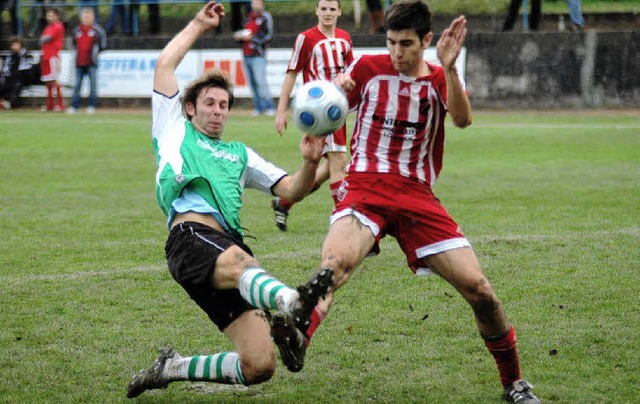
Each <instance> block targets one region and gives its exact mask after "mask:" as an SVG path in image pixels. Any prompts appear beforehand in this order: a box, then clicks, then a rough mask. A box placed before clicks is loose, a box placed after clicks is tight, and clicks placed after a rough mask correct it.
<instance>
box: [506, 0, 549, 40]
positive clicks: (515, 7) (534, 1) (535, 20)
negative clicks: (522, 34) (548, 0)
mask: <svg viewBox="0 0 640 404" xmlns="http://www.w3.org/2000/svg"><path fill="white" fill-rule="evenodd" d="M530 1H531V13H529V20H528V21H529V29H531V30H532V31H537V30H538V28H539V27H540V20H541V19H542V8H541V7H542V6H541V3H542V2H541V0H530ZM521 5H522V0H511V3H510V4H509V12H508V13H507V18H506V19H505V20H504V25H503V26H502V31H503V32H505V31H511V30H512V29H513V26H514V25H515V23H516V19H517V18H518V12H519V11H520V6H521Z"/></svg>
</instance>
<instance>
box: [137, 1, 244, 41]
mask: <svg viewBox="0 0 640 404" xmlns="http://www.w3.org/2000/svg"><path fill="white" fill-rule="evenodd" d="M157 1H158V0H142V1H139V0H131V6H130V14H131V23H132V24H137V23H138V21H139V19H140V3H144V4H146V5H147V12H148V13H149V33H150V34H153V35H156V34H159V33H160V5H159V4H158V3H157ZM234 4H235V3H234ZM132 29H133V26H132Z"/></svg>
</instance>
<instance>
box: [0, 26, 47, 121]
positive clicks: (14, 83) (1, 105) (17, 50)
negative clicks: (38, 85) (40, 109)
mask: <svg viewBox="0 0 640 404" xmlns="http://www.w3.org/2000/svg"><path fill="white" fill-rule="evenodd" d="M9 48H10V49H11V55H9V56H7V58H6V59H5V60H4V63H3V64H2V70H0V109H11V108H15V107H19V106H20V93H21V92H22V89H23V88H24V87H25V86H28V85H30V84H34V81H35V80H34V79H35V75H34V74H33V72H34V71H36V70H37V67H38V66H37V65H35V64H34V63H33V62H34V59H33V56H31V55H29V54H28V53H27V48H25V47H24V46H23V45H22V40H21V39H20V38H18V37H17V36H13V37H11V38H9Z"/></svg>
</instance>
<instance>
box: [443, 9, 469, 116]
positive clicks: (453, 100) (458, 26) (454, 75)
mask: <svg viewBox="0 0 640 404" xmlns="http://www.w3.org/2000/svg"><path fill="white" fill-rule="evenodd" d="M466 36H467V19H466V18H465V17H464V16H462V15H461V16H460V17H458V18H456V19H455V20H453V22H452V23H451V25H449V28H447V29H445V30H444V31H443V32H442V36H441V37H440V40H438V44H437V49H438V59H440V63H442V67H443V69H444V75H445V78H446V80H447V106H448V109H449V113H450V114H451V118H452V119H453V124H454V125H456V126H457V127H460V128H464V127H467V126H469V125H471V104H470V103H469V97H467V94H466V93H465V91H464V88H463V87H462V83H461V82H460V77H459V76H458V71H457V70H456V59H457V58H458V55H459V54H460V50H461V49H462V46H463V45H464V39H465V38H466Z"/></svg>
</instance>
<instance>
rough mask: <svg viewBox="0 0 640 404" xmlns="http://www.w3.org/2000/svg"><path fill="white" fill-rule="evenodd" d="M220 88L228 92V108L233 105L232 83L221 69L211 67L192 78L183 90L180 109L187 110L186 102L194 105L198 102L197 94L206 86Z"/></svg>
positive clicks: (206, 87)
mask: <svg viewBox="0 0 640 404" xmlns="http://www.w3.org/2000/svg"><path fill="white" fill-rule="evenodd" d="M211 87H214V88H221V89H223V90H225V91H226V92H227V94H229V109H231V107H233V102H234V101H235V97H234V96H233V84H231V79H230V78H229V76H228V75H227V74H226V73H225V72H223V71H222V70H218V69H213V70H208V71H206V72H205V73H204V74H203V75H202V76H201V77H200V78H198V79H196V80H194V81H193V82H191V84H189V86H188V87H187V88H186V89H185V91H184V97H182V110H183V111H185V114H186V110H187V104H188V103H191V104H193V105H194V107H195V106H196V105H197V103H198V96H200V94H201V93H202V91H203V90H205V89H208V88H211ZM186 115H187V119H188V120H191V117H190V116H189V115H188V114H186Z"/></svg>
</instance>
